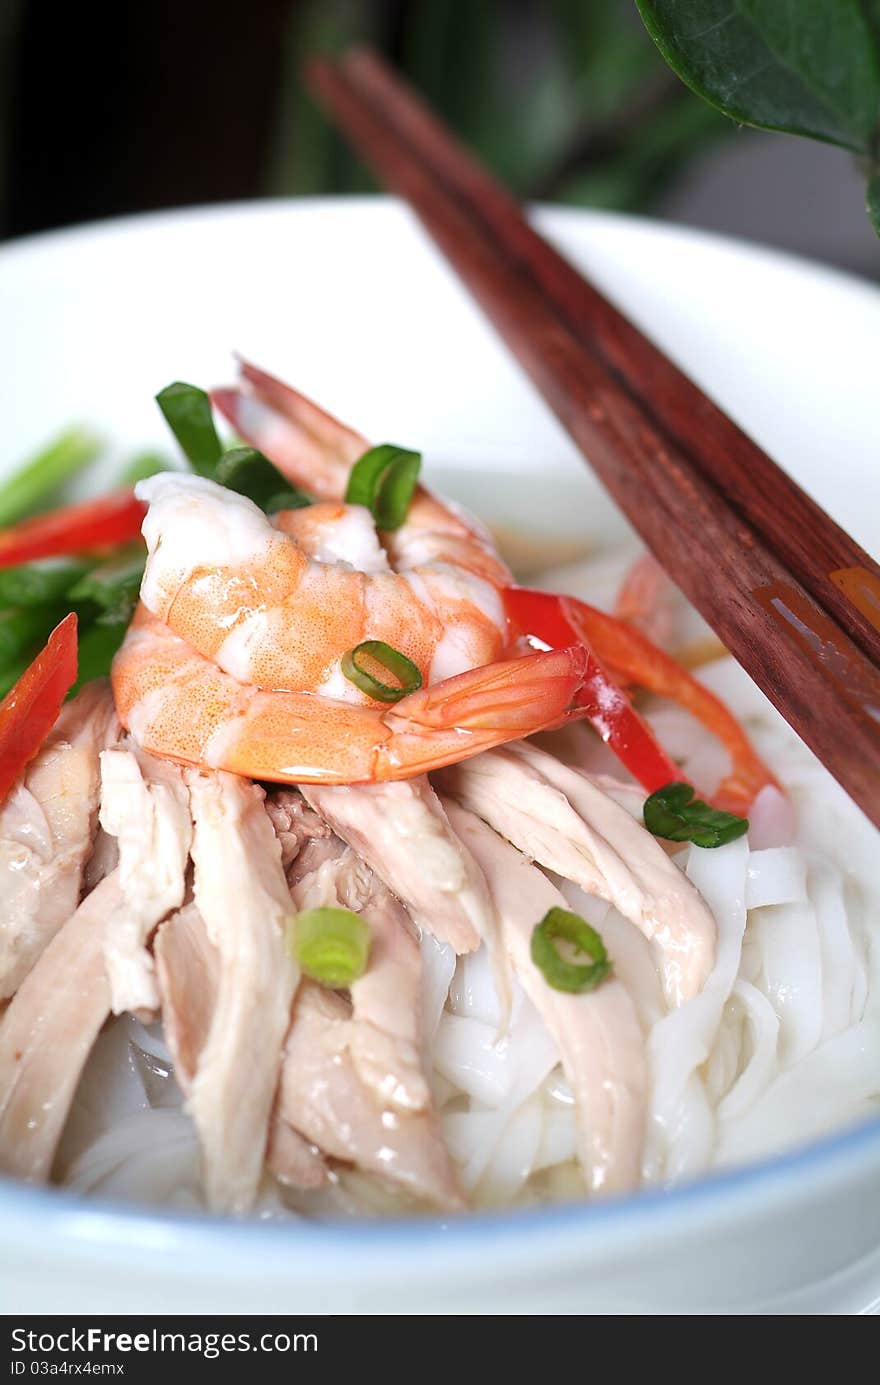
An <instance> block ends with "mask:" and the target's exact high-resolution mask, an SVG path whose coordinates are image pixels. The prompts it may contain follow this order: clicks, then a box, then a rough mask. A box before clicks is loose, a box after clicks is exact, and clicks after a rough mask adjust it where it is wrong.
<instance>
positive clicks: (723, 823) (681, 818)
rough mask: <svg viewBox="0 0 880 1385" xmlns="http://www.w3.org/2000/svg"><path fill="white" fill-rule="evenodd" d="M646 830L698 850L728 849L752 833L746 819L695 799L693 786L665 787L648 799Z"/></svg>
mask: <svg viewBox="0 0 880 1385" xmlns="http://www.w3.org/2000/svg"><path fill="white" fill-rule="evenodd" d="M643 816H644V819H645V826H646V827H647V829H648V831H649V832H652V833H653V835H654V836H655V837H663V838H664V840H665V841H669V842H693V843H694V845H695V846H703V847H715V846H725V845H726V844H727V842H733V841H736V839H737V837H742V836H743V835H744V834H745V833H746V832H748V830H749V823H748V819H747V818H738V817H735V816H734V814H733V813H725V812H722V811H721V809H720V808H712V807H710V806H709V804H708V803H704V802H703V801H702V799H700V798H696V797H695V795H694V790H693V787H692V785H690V784H683V783H682V784H666V785H664V787H663V788H662V789H657V790H656V792H655V793H652V794H651V795H650V797H649V798H646V799H645V806H644V809H643Z"/></svg>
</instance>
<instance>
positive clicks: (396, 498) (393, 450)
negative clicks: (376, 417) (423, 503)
mask: <svg viewBox="0 0 880 1385" xmlns="http://www.w3.org/2000/svg"><path fill="white" fill-rule="evenodd" d="M421 465H422V456H421V453H420V452H411V451H409V450H408V449H407V448H405V447H397V446H396V445H395V444H394V443H391V442H383V443H380V444H379V446H378V447H371V448H370V450H369V452H365V453H364V455H363V456H362V457H361V458H360V459H359V460H358V461H356V462H355V464H354V466H353V467H352V469H351V475H350V476H349V478H348V488H347V490H346V492H345V499H346V503H347V504H349V505H366V507H367V509H368V510H371V511H372V514H373V518H374V519H375V521H376V527H377V528H378V529H385V530H390V529H399V528H400V526H401V524H403V521H404V520H405V519H406V517H407V515H408V514H409V507H410V505H411V503H412V498H413V493H414V492H415V488H416V485H417V484H418V479H419V469H420V467H421Z"/></svg>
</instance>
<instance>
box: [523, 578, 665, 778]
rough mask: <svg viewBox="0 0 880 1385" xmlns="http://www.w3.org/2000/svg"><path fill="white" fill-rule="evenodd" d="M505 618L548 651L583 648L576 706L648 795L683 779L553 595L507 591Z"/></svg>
mask: <svg viewBox="0 0 880 1385" xmlns="http://www.w3.org/2000/svg"><path fill="white" fill-rule="evenodd" d="M504 599H505V604H506V606H507V614H508V616H509V617H510V619H511V621H512V622H513V624H514V625H515V626H516V627H517V629H518V630H520V632H521V633H522V634H524V635H527V636H528V635H530V636H532V637H533V638H534V639H537V640H539V641H540V642H541V643H542V644H545V645H549V646H550V648H551V649H559V648H562V647H565V646H568V645H571V644H577V643H579V644H582V645H583V646H584V648H585V649H586V651H587V667H586V671H585V673H584V681H583V683H582V685H581V687H580V689H579V691H578V692H577V694H576V695H575V699H574V700H575V706H576V707H577V708H578V709H579V712H580V714H581V715H583V716H585V717H586V718H587V720H588V721H589V722H591V724H592V725H593V726H594V727H595V728H596V730H597V731H598V732H599V735H600V736H601V737H602V740H603V741H606V742H607V744H608V745H609V746H610V747H611V749H612V750H613V751H614V753H615V755H616V756H617V758H618V759H619V760H620V762H621V764H623V765H624V766H625V767H626V768H627V769H628V770H629V772H630V774H631V775H632V776H633V778H635V779H637V780H638V781H639V783H640V784H642V785H643V786H644V788H646V789H647V791H648V793H654V791H655V790H656V789H662V788H663V787H664V786H665V785H666V784H671V783H673V782H675V781H676V780H678V781H679V782H680V781H681V779H682V773H681V770H680V768H679V766H678V765H677V764H676V763H675V761H674V760H673V759H671V757H670V756H669V755H667V753H666V751H665V750H664V749H663V747H662V746H661V745H660V743H659V742H658V740H657V739H656V737H655V735H654V733H653V731H652V730H651V728H650V727H649V726H648V724H647V722H646V721H644V719H643V718H642V717H640V716H639V714H638V712H637V711H636V710H635V708H634V707H633V706H632V704H631V703H630V700H629V698H628V697H627V695H626V693H624V692H622V691H621V689H620V688H619V687H618V686H617V684H616V683H615V682H614V680H613V678H611V677H610V675H609V674H608V673H607V672H606V670H605V669H604V668H603V666H602V664H601V663H600V661H599V659H598V658H597V657H596V653H595V650H594V649H593V647H592V645H591V644H590V643H589V642H588V641H587V640H585V639H584V638H583V636H582V634H581V632H580V631H579V630H578V629H577V628H576V627H575V625H574V624H573V623H572V622H571V621H570V620H569V619H568V614H567V612H566V610H565V607H564V605H563V600H564V598H561V597H558V596H554V595H553V594H552V593H551V592H538V591H530V590H528V589H527V588H526V587H509V588H508V589H507V590H506V591H505V593H504Z"/></svg>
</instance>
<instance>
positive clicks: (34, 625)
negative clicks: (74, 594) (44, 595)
mask: <svg viewBox="0 0 880 1385" xmlns="http://www.w3.org/2000/svg"><path fill="white" fill-rule="evenodd" d="M69 609H70V608H69V607H67V606H64V607H59V606H57V605H50V606H22V607H21V608H20V609H19V610H11V611H0V665H6V664H9V663H14V662H15V661H16V660H18V659H20V658H21V656H22V655H23V654H24V652H25V651H26V650H27V649H29V648H30V646H31V645H32V644H41V645H42V644H45V642H46V640H47V639H48V638H49V636H50V634H51V633H52V631H53V630H54V629H55V626H56V625H57V624H58V622H59V621H60V620H62V619H63V618H64V616H66V615H67V613H68V610H69Z"/></svg>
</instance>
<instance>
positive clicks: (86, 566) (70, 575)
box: [0, 558, 94, 609]
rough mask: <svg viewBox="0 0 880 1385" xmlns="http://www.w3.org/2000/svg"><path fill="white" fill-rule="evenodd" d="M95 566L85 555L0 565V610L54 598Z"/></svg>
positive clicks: (40, 603)
mask: <svg viewBox="0 0 880 1385" xmlns="http://www.w3.org/2000/svg"><path fill="white" fill-rule="evenodd" d="M93 566H94V560H92V561H89V560H88V559H87V558H44V559H42V561H40V562H36V563H22V564H21V565H20V566H19V567H7V568H0V609H6V608H8V607H10V606H44V605H46V603H47V602H50V601H57V600H58V599H59V598H60V597H62V596H64V595H65V593H67V592H68V591H70V588H71V587H72V586H74V585H75V583H77V582H78V581H79V580H80V578H81V577H83V576H85V574H86V573H87V572H88V571H89V570H90V569H91V568H92V567H93Z"/></svg>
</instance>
